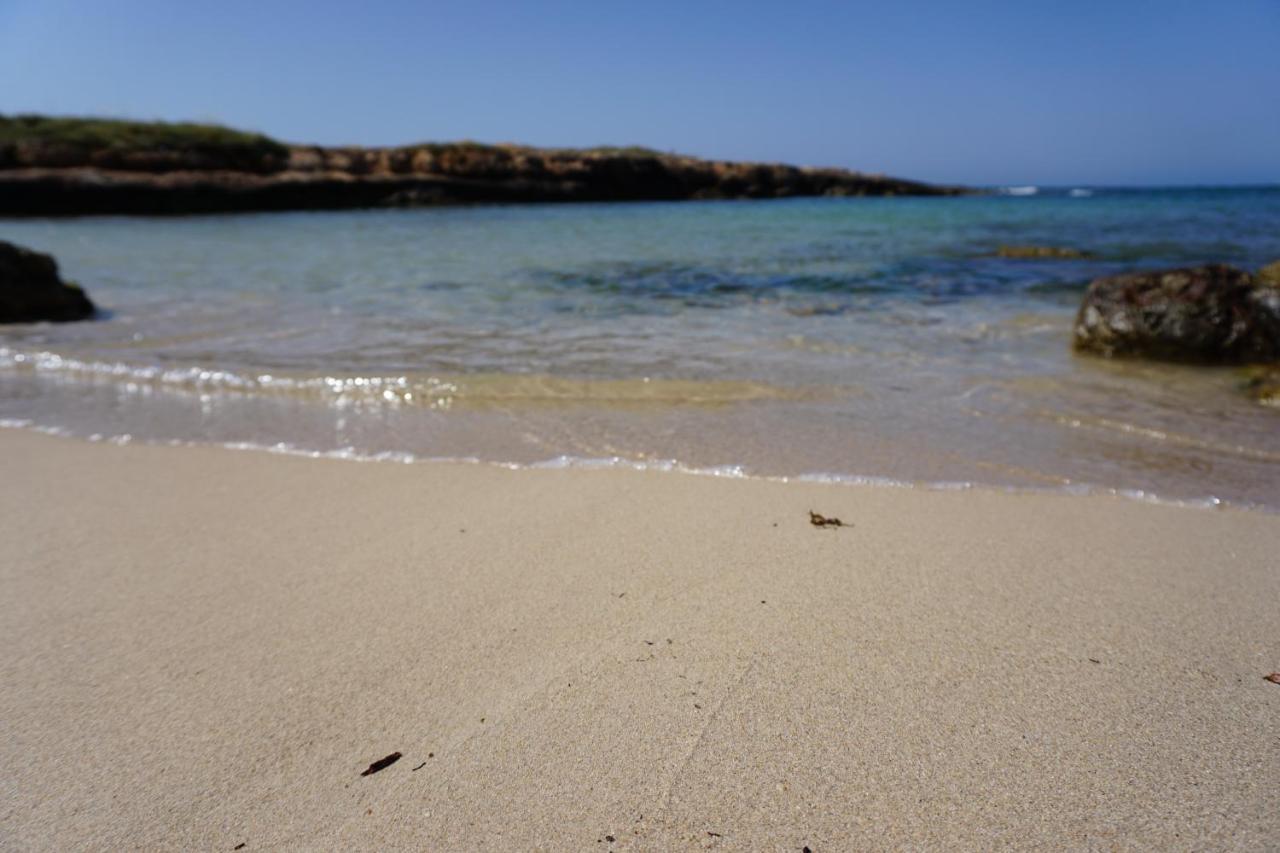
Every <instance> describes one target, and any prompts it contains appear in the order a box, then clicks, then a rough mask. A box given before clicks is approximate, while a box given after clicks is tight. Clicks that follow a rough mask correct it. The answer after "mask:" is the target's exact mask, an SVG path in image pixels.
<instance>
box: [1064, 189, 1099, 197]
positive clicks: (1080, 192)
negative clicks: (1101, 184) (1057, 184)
mask: <svg viewBox="0 0 1280 853" xmlns="http://www.w3.org/2000/svg"><path fill="white" fill-rule="evenodd" d="M1067 195H1069V196H1071V198H1089V197H1091V196H1092V195H1093V190H1090V189H1085V188H1084V187H1076V188H1075V189H1073V190H1071V192H1069V193H1067Z"/></svg>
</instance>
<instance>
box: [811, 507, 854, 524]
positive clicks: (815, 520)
mask: <svg viewBox="0 0 1280 853" xmlns="http://www.w3.org/2000/svg"><path fill="white" fill-rule="evenodd" d="M809 523H810V524H812V525H813V526H814V527H853V525H852V524H845V523H844V522H843V521H841V520H840V519H838V518H835V517H834V516H833V517H831V518H828V517H827V516H825V515H820V514H819V513H816V512H814V511H813V510H809Z"/></svg>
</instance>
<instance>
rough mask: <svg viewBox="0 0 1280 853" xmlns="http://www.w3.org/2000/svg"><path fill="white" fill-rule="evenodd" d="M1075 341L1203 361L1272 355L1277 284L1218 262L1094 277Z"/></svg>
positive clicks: (1278, 350)
mask: <svg viewBox="0 0 1280 853" xmlns="http://www.w3.org/2000/svg"><path fill="white" fill-rule="evenodd" d="M1074 343H1075V348H1076V349H1077V350H1079V351H1082V352H1094V353H1099V354H1101V355H1106V356H1116V355H1119V356H1140V357H1146V358H1157V359H1164V360H1169V361H1188V362H1199V363H1204V364H1241V363H1248V362H1263V361H1271V360H1275V359H1277V358H1280V287H1276V286H1273V285H1269V284H1267V283H1266V282H1264V281H1262V280H1261V279H1255V278H1254V276H1252V275H1250V274H1249V273H1247V272H1244V271H1243V270H1239V269H1236V268H1235V267H1230V266H1225V265H1223V264H1213V265H1210V266H1203V267H1190V268H1185V269H1172V270H1159V271H1155V272H1141V273H1128V274H1125V275H1116V276H1108V277H1105V278H1099V279H1095V280H1094V281H1093V282H1092V283H1091V284H1090V285H1089V289H1088V290H1087V291H1086V292H1085V295H1084V302H1083V303H1082V304H1081V306H1080V311H1079V313H1078V314H1077V315H1076V323H1075V341H1074Z"/></svg>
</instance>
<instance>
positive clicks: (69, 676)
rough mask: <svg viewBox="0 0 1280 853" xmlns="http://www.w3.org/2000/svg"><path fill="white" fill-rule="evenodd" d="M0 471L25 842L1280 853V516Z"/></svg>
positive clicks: (1118, 506)
mask: <svg viewBox="0 0 1280 853" xmlns="http://www.w3.org/2000/svg"><path fill="white" fill-rule="evenodd" d="M0 471H3V475H4V488H3V490H2V491H0V536H2V537H3V538H2V545H3V547H2V548H0V648H2V649H3V658H2V663H3V692H2V694H0V735H2V739H0V760H2V761H3V767H4V771H3V772H4V776H3V780H4V781H3V787H2V788H0V846H2V847H3V848H4V849H7V850H20V849H46V850H70V849H145V850H156V849H174V850H227V851H230V850H233V849H236V848H237V846H238V845H244V847H243V848H240V849H244V850H262V849H385V848H407V849H437V850H447V849H454V850H461V849H496V850H529V849H548V850H599V851H606V850H609V849H643V850H679V849H702V848H707V849H724V850H774V849H776V850H794V851H799V850H801V848H802V847H804V846H808V847H810V848H811V849H812V850H813V851H815V853H821V851H830V850H851V849H875V848H895V847H905V846H928V847H937V848H942V847H947V848H971V849H989V848H993V847H1004V846H1010V847H1018V848H1029V847H1037V846H1038V847H1050V848H1083V847H1091V848H1101V849H1112V848H1128V847H1140V848H1162V849H1179V848H1181V849H1190V848H1252V849H1265V848H1271V849H1276V848H1277V847H1278V846H1280V685H1277V684H1271V683H1268V682H1266V681H1264V680H1263V676H1264V675H1266V674H1267V673H1269V672H1271V671H1273V670H1278V669H1280V517H1277V516H1273V515H1266V514H1261V513H1253V512H1244V511H1211V510H1200V509H1184V508H1175V507H1167V506H1153V505H1144V504H1139V503H1136V502H1132V501H1125V500H1122V499H1114V498H1080V497H1055V496H1025V495H1021V496H1019V495H1008V494H1000V493H985V492H978V491H972V492H965V493H941V492H926V491H919V490H910V489H893V488H877V487H865V488H862V487H849V486H824V485H806V484H782V483H770V482H759V481H730V480H717V479H712V478H706V477H695V476H686V475H676V474H658V473H637V472H626V471H595V472H593V471H509V470H503V469H499V468H493V467H486V466H478V465H463V464H457V465H454V464H423V465H397V464H359V463H351V462H339V461H323V460H310V459H298V458H286V457H279V456H272V455H267V454H261V453H246V452H235V451H229V450H221V449H214V448H208V449H192V448H165V447H134V446H130V447H117V446H110V445H95V444H88V443H82V442H76V441H71V440H64V439H55V438H49V437H46V436H39V435H34V434H29V433H23V432H16V431H12V430H8V431H5V432H4V433H3V434H0ZM809 509H815V510H818V511H819V512H821V513H824V514H828V515H837V516H840V517H841V518H843V519H844V520H845V521H849V522H852V523H853V524H854V527H853V528H852V529H841V530H819V529H817V528H814V527H812V526H810V525H809V523H808V516H807V511H808V510H809ZM393 751H399V752H401V753H403V756H404V757H403V758H401V759H400V760H399V761H398V762H397V763H395V764H392V765H391V766H390V767H388V768H387V769H385V770H382V771H381V772H378V773H376V774H374V775H370V776H367V777H362V776H361V775H360V774H361V771H362V770H364V769H365V767H366V766H368V765H369V764H370V762H372V761H375V760H376V759H379V758H382V757H383V756H385V755H387V754H388V753H391V752H393ZM609 837H612V838H613V839H614V840H612V841H610V840H609Z"/></svg>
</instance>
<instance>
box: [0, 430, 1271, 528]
mask: <svg viewBox="0 0 1280 853" xmlns="http://www.w3.org/2000/svg"><path fill="white" fill-rule="evenodd" d="M6 430H14V431H19V432H26V433H30V434H34V435H41V436H47V437H49V438H56V439H59V440H65V441H73V442H82V443H86V444H107V445H114V446H118V447H124V446H141V447H159V448H193V449H203V450H228V451H233V452H243V453H250V454H265V455H268V456H283V457H286V458H294V459H313V460H322V461H326V462H351V463H356V464H370V463H372V464H390V465H415V466H431V465H443V466H450V465H475V466H480V467H487V468H495V469H498V470H503V471H560V470H564V471H586V472H589V471H630V472H634V473H638V474H676V475H682V476H686V477H706V478H710V479H715V480H749V481H756V482H762V483H778V484H783V485H785V484H802V485H820V486H832V487H836V488H855V489H861V488H869V489H907V490H910V491H921V492H980V493H990V494H997V495H1010V496H1020V495H1022V496H1032V497H1047V498H1054V497H1063V498H1091V499H1095V498H1101V499H1115V500H1120V501H1132V502H1135V503H1140V504H1150V505H1153V506H1165V507H1176V508H1179V509H1193V510H1212V511H1217V512H1225V511H1234V512H1256V513H1262V514H1265V515H1280V507H1273V506H1270V505H1268V504H1261V503H1249V502H1245V501H1229V500H1224V499H1222V498H1219V497H1217V496H1215V495H1204V496H1192V497H1182V498H1178V497H1166V496H1164V495H1159V494H1156V493H1154V492H1152V491H1148V490H1145V489H1139V488H1123V487H1119V486H1104V485H1100V484H1097V483H1083V482H1072V483H1066V484H1062V485H1059V486H1025V485H1010V484H1000V483H996V482H983V481H970V480H911V479H898V478H894V477H889V476H883V475H877V474H840V473H831V472H822V471H815V472H804V473H800V474H764V473H754V472H751V471H749V470H747V469H746V468H745V467H744V466H742V465H738V464H732V463H729V464H724V465H713V466H698V465H689V464H686V463H684V462H681V461H680V460H678V459H629V458H626V457H622V456H612V457H584V456H568V455H559V456H554V457H550V458H548V459H545V460H538V461H534V462H513V461H504V460H501V459H485V458H480V457H478V456H420V455H416V454H413V453H410V452H407V451H396V450H384V451H360V450H357V449H355V448H353V447H343V448H335V449H331V450H314V449H309V448H305V447H298V446H296V445H293V444H290V443H287V442H277V443H275V444H265V443H257V442H250V441H226V442H206V441H199V440H187V439H167V440H166V439H154V440H153V439H141V440H139V439H135V438H134V437H133V436H132V435H129V434H124V435H103V434H101V433H93V434H91V435H88V436H84V435H79V434H76V433H74V432H72V431H70V430H67V429H64V428H62V427H49V426H41V425H39V424H36V423H34V422H33V421H30V420H27V419H21V418H0V434H3V432H4V431H6Z"/></svg>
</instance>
